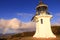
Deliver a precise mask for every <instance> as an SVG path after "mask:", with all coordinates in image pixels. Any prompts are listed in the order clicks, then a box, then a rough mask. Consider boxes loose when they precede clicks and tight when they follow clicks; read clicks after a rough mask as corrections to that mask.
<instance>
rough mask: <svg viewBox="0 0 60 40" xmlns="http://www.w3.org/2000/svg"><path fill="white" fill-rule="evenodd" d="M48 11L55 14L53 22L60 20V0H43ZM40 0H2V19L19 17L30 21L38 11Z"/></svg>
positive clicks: (0, 8)
mask: <svg viewBox="0 0 60 40" xmlns="http://www.w3.org/2000/svg"><path fill="white" fill-rule="evenodd" d="M43 2H44V3H45V4H47V5H48V11H49V12H50V13H51V14H52V15H53V18H52V21H51V22H52V23H59V22H60V19H59V18H60V0H43ZM38 3H39V0H0V19H7V20H9V19H12V18H17V19H19V20H21V21H23V22H29V21H30V20H31V18H32V17H33V15H34V14H35V13H36V10H35V8H36V6H37V4H38Z"/></svg>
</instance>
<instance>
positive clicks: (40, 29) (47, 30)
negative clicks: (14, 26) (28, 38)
mask: <svg viewBox="0 0 60 40" xmlns="http://www.w3.org/2000/svg"><path fill="white" fill-rule="evenodd" d="M36 17H37V18H38V19H37V20H38V22H36V33H35V35H34V36H33V37H37V38H50V37H53V38H56V36H55V35H54V34H53V32H52V30H51V24H50V19H51V17H52V15H39V16H36ZM41 19H43V24H41Z"/></svg>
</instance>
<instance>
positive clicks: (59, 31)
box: [0, 26, 60, 40]
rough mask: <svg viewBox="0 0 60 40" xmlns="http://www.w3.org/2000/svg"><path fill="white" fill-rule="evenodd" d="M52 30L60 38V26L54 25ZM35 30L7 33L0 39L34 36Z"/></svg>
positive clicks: (12, 39) (16, 39)
mask: <svg viewBox="0 0 60 40" xmlns="http://www.w3.org/2000/svg"><path fill="white" fill-rule="evenodd" d="M52 31H53V33H54V34H55V35H56V36H57V37H58V38H60V26H53V27H52ZM34 33H35V31H33V32H23V33H18V34H13V35H8V36H7V35H6V36H2V37H0V40H1V39H3V40H20V39H22V38H24V37H32V36H33V35H34Z"/></svg>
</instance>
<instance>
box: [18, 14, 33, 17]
mask: <svg viewBox="0 0 60 40" xmlns="http://www.w3.org/2000/svg"><path fill="white" fill-rule="evenodd" d="M17 15H18V16H22V17H28V16H33V15H34V14H30V13H17Z"/></svg>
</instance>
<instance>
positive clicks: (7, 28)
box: [0, 18, 35, 34]
mask: <svg viewBox="0 0 60 40" xmlns="http://www.w3.org/2000/svg"><path fill="white" fill-rule="evenodd" d="M34 28H35V23H34V22H27V23H24V22H21V21H20V20H19V19H17V18H13V19H10V20H5V19H0V32H1V31H2V33H3V34H5V33H18V32H24V31H33V30H34ZM32 29H33V30H32Z"/></svg>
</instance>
